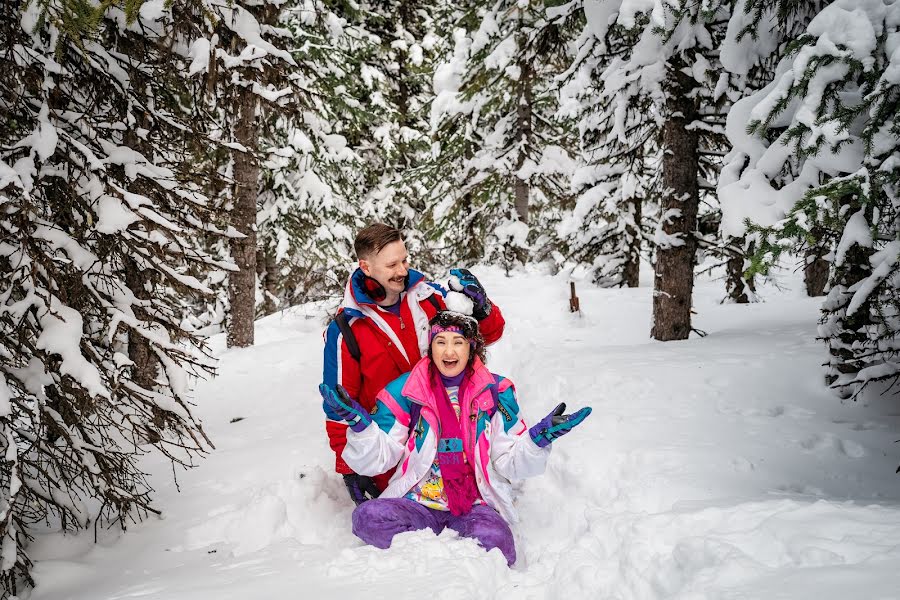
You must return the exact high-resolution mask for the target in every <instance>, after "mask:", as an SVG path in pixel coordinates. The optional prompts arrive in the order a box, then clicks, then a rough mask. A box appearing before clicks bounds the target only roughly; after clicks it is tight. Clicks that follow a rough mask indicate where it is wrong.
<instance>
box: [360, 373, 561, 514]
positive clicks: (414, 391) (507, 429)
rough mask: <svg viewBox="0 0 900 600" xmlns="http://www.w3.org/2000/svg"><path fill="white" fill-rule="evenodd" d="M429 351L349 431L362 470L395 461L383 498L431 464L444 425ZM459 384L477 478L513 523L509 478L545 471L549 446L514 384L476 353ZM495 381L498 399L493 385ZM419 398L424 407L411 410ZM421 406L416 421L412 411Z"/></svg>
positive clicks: (401, 490) (398, 493) (378, 469)
mask: <svg viewBox="0 0 900 600" xmlns="http://www.w3.org/2000/svg"><path fill="white" fill-rule="evenodd" d="M431 368H432V365H431V360H430V359H429V358H428V357H427V356H426V357H424V358H422V359H421V360H420V361H419V362H417V363H416V365H415V366H414V367H413V369H412V371H410V372H409V373H406V374H405V375H402V376H400V377H398V378H397V379H395V380H394V381H392V382H391V383H389V384H388V385H387V387H385V388H384V389H383V390H382V391H381V392H380V393H379V394H378V395H377V397H376V405H375V409H374V411H373V413H372V423H370V424H369V426H368V427H367V428H366V429H364V430H363V431H361V432H359V433H357V432H354V431H352V430H349V429H348V430H347V445H346V446H345V448H344V451H343V454H342V458H343V459H344V461H346V463H347V465H349V466H350V468H352V469H353V471H354V472H356V473H359V474H360V475H369V476H374V475H379V474H381V473H384V472H385V471H387V470H389V469H390V468H391V467H395V466H396V467H397V470H396V472H395V473H394V475H393V477H391V480H390V483H389V484H388V487H387V489H385V490H384V492H382V494H381V497H382V498H401V497H403V496H405V495H406V494H407V492H409V491H410V490H411V489H412V488H413V487H414V486H415V485H416V484H417V483H419V481H420V480H421V479H422V478H423V477H424V476H425V475H426V473H427V472H428V471H429V469H431V465H432V463H433V462H434V459H435V456H436V455H437V445H438V438H439V435H440V428H439V426H438V411H437V399H438V398H440V397H441V395H442V394H444V390H443V389H441V384H440V383H439V382H438V380H437V378H435V377H432V376H431V372H430V369H431ZM472 368H473V370H472V372H471V373H470V374H469V376H468V377H466V379H465V380H464V381H463V383H462V385H461V386H460V390H459V405H460V415H461V416H462V415H467V417H468V418H466V419H465V424H466V425H468V426H464V427H463V428H462V429H463V444H464V445H465V447H466V450H467V454H468V455H469V456H472V455H474V456H475V464H474V465H473V466H474V468H475V481H476V483H477V485H478V491H479V492H480V493H481V497H482V498H483V499H484V501H485V502H487V504H488V505H490V506H491V507H493V508H494V509H496V510H497V511H498V512H499V513H500V514H501V515H502V516H503V518H504V519H506V520H507V521H509V522H515V521H517V520H518V516H517V514H516V511H515V508H514V507H513V502H512V488H511V486H510V480H512V479H524V478H526V477H533V476H535V475H540V474H541V473H543V472H544V469H545V467H546V465H547V459H548V458H549V456H550V449H551V447H552V445H551V446H548V447H546V448H539V447H538V446H537V445H536V444H535V443H534V441H533V440H532V439H531V436H530V435H528V426H527V425H526V424H525V422H524V421H523V420H522V418H521V417H520V416H519V404H518V402H517V401H516V394H515V388H514V387H513V384H512V382H511V381H509V380H508V379H505V378H503V377H499V376H498V377H496V378H495V376H494V375H492V374H491V372H490V371H488V370H487V367H485V366H484V364H483V363H482V362H481V360H479V359H478V358H477V357H476V358H475V361H474V362H473V365H472ZM494 386H497V390H496V391H497V402H496V403H495V402H494V393H493V392H492V390H491V388H492V387H494ZM414 404H418V405H420V408H419V410H413V407H414ZM416 412H418V414H419V417H418V419H417V422H416V423H413V424H410V420H411V415H412V414H415V413H416Z"/></svg>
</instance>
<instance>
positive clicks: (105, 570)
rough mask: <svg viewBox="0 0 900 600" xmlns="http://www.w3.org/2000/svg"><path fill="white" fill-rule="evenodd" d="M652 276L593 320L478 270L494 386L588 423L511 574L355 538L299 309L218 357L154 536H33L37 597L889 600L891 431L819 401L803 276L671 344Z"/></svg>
mask: <svg viewBox="0 0 900 600" xmlns="http://www.w3.org/2000/svg"><path fill="white" fill-rule="evenodd" d="M643 267H644V270H643V281H642V287H639V288H636V289H623V290H619V289H615V290H606V289H599V288H595V287H592V286H590V285H588V284H587V283H585V282H581V281H579V282H578V283H577V293H578V296H579V298H580V304H581V311H582V313H581V314H580V315H573V314H571V313H569V312H568V295H569V286H568V279H566V278H565V277H564V276H563V275H559V276H555V277H551V276H548V275H545V274H541V273H538V272H537V271H530V272H528V273H520V274H514V275H513V276H512V277H510V278H507V277H505V276H504V274H503V272H502V271H501V270H499V269H496V268H487V267H473V272H474V273H476V274H477V275H478V277H479V279H481V281H482V282H483V283H484V285H485V287H486V289H487V290H488V291H489V292H490V294H491V298H492V299H493V300H494V302H495V303H496V304H497V305H498V306H500V307H501V308H502V310H503V313H504V315H505V316H506V320H507V327H506V332H505V334H504V336H503V339H502V340H501V341H500V342H498V343H497V344H495V345H494V346H492V347H491V348H490V351H489V365H490V367H491V368H492V370H493V371H495V372H498V373H501V374H504V375H506V376H508V377H510V378H511V379H512V380H513V381H514V382H515V384H516V388H517V390H518V394H519V400H520V403H521V405H522V407H523V410H524V413H525V415H526V417H529V418H530V420H531V421H534V420H535V419H536V418H540V417H541V416H543V415H544V414H545V413H546V412H547V411H548V410H549V409H551V408H552V407H553V406H555V404H556V403H557V402H559V401H563V400H565V401H566V402H567V403H568V405H569V407H570V409H576V408H578V407H581V406H583V405H591V406H592V407H593V408H594V412H593V414H592V415H591V417H590V418H589V419H588V420H587V421H586V422H585V423H584V425H582V426H581V427H580V428H578V429H576V430H575V431H573V432H572V433H571V434H570V435H568V436H566V437H564V438H562V439H560V440H558V441H557V442H556V443H555V449H554V452H553V456H552V458H551V461H550V465H549V467H548V472H547V473H546V474H545V475H543V476H541V477H538V478H535V479H530V480H527V481H526V482H525V483H524V484H522V485H521V486H520V493H519V496H518V500H517V507H518V510H519V512H520V514H521V516H522V522H521V523H520V524H518V525H517V526H516V527H515V529H514V531H515V534H516V540H517V549H518V557H519V560H518V563H517V564H516V565H515V567H514V568H512V569H509V568H507V567H506V565H505V562H504V561H503V559H502V556H501V555H500V554H499V552H498V551H492V552H490V553H486V552H484V551H483V550H482V549H481V548H479V547H478V546H477V544H476V543H475V542H473V541H471V540H464V539H459V538H457V537H456V535H455V534H453V533H452V532H444V533H443V534H441V535H440V536H435V535H434V534H433V533H431V532H430V531H422V532H415V533H407V534H402V535H400V536H398V537H397V538H395V541H394V545H393V547H392V548H391V549H389V550H378V549H376V548H372V547H367V546H365V545H363V543H362V542H361V541H359V540H358V539H357V538H355V537H354V536H353V534H352V533H351V532H350V514H351V511H352V509H353V505H352V504H351V502H350V500H349V499H348V497H347V494H346V491H345V489H344V486H343V483H342V482H341V479H340V477H339V476H337V475H335V474H334V473H333V472H332V465H333V455H332V453H331V450H330V449H329V448H328V446H327V444H326V440H325V433H324V427H323V417H322V413H321V407H320V405H321V401H320V399H319V396H318V393H317V391H316V385H317V384H318V383H319V381H320V377H321V352H322V330H323V325H324V314H325V309H326V308H327V307H325V306H322V305H306V306H303V307H295V308H292V309H288V310H285V311H284V312H282V313H280V314H277V315H274V316H270V317H267V318H265V319H262V320H261V321H259V322H258V327H257V332H256V340H257V342H256V346H255V347H253V348H249V349H231V350H225V349H224V340H223V339H222V338H221V337H219V338H214V339H213V344H214V348H215V349H216V353H217V354H218V356H219V357H220V359H221V363H220V369H219V372H220V375H219V377H218V378H216V379H214V380H212V381H208V382H204V383H202V384H201V385H199V387H198V388H197V390H196V394H195V396H196V402H197V405H198V406H197V408H196V412H197V414H198V415H199V416H200V417H201V418H202V419H203V421H204V423H205V428H206V431H207V432H208V433H209V434H210V436H211V438H212V439H213V441H214V442H215V444H216V447H217V450H215V451H213V452H212V453H211V455H210V456H209V457H208V458H207V459H206V460H204V461H203V462H202V463H201V464H200V466H199V467H198V468H196V469H193V470H191V471H188V472H179V474H178V481H179V484H180V488H181V489H180V491H178V490H177V489H176V487H175V484H174V483H173V482H172V481H171V477H172V473H171V468H170V467H169V466H168V465H167V464H165V463H164V462H162V461H161V460H159V459H155V458H152V459H148V460H147V461H145V462H144V463H143V466H144V468H145V469H146V470H148V471H149V472H150V473H151V474H152V482H153V484H154V487H155V488H156V497H157V503H158V506H159V507H161V508H162V509H163V510H164V515H163V517H162V518H151V519H150V520H148V521H145V522H144V523H141V524H139V525H135V526H132V527H130V528H129V531H128V532H127V533H125V534H122V533H119V532H117V531H116V530H115V529H109V530H107V529H104V528H100V529H99V530H98V532H97V533H98V536H99V542H98V543H97V544H94V543H93V537H94V532H93V530H91V531H87V532H84V533H82V534H80V535H62V534H60V533H57V532H54V531H52V530H48V531H45V532H39V534H38V535H37V537H36V540H35V542H34V543H33V545H32V546H31V553H32V557H33V558H34V559H36V561H37V562H36V564H35V567H34V576H35V579H36V581H37V588H36V589H35V591H34V592H33V594H32V595H31V598H32V600H63V599H69V600H100V599H113V598H116V599H125V598H142V599H145V600H147V599H160V600H161V599H166V600H179V599H191V600H206V599H210V600H212V599H215V600H228V599H247V598H295V597H303V598H326V599H328V598H336V599H337V598H341V599H343V598H349V597H355V596H357V595H365V597H367V598H392V599H393V598H410V599H412V598H416V599H419V598H421V597H423V595H426V594H427V595H428V596H434V597H438V598H467V599H471V598H612V599H622V600H625V599H646V600H653V599H663V598H667V599H668V598H672V599H685V600H687V599H700V598H729V599H754V598H765V599H767V600H768V599H776V598H778V599H792V600H796V599H807V598H815V599H816V600H846V599H847V598H868V599H875V598H880V599H887V598H900V585H898V584H900V576H898V565H900V545H898V539H900V476H897V475H895V474H894V469H895V468H896V465H897V463H898V456H900V450H898V447H897V445H896V444H894V440H896V439H898V438H900V415H898V411H897V410H896V405H894V406H893V408H892V407H891V400H890V399H886V398H883V397H877V396H876V397H873V398H871V399H867V400H865V401H860V402H857V403H853V402H847V403H841V402H840V401H839V400H838V399H837V398H836V397H835V396H834V395H832V394H831V393H829V391H828V390H826V389H825V387H824V385H823V382H822V374H823V373H822V368H821V366H820V365H821V363H822V362H823V361H824V360H825V355H824V351H823V348H822V346H821V345H820V344H819V343H818V342H816V341H815V339H814V338H815V336H816V321H817V319H818V306H819V300H817V299H810V298H806V297H805V296H804V295H803V292H802V290H803V286H802V281H801V280H800V279H799V275H796V274H794V273H792V272H790V273H788V272H781V273H776V275H775V281H774V282H775V283H777V286H775V285H771V284H769V285H766V286H764V287H762V288H760V295H761V296H762V297H763V298H764V299H765V302H763V303H759V304H752V305H736V304H721V303H720V300H721V298H722V296H723V291H722V284H721V282H711V281H708V280H703V281H700V282H698V285H697V286H696V287H695V296H694V298H695V299H694V306H695V309H696V311H697V315H696V316H695V317H694V319H695V322H694V325H695V326H696V327H698V328H700V329H702V330H704V331H706V332H707V333H708V336H707V337H705V338H698V337H692V338H691V339H689V340H687V341H683V342H667V343H661V342H656V341H653V340H651V339H649V335H648V334H649V329H650V319H651V306H652V288H651V287H650V281H651V279H652V271H651V270H650V268H649V267H648V266H647V265H644V266H643ZM438 279H441V277H440V276H438ZM238 417H240V418H242V420H239V421H236V422H231V421H232V419H235V418H238Z"/></svg>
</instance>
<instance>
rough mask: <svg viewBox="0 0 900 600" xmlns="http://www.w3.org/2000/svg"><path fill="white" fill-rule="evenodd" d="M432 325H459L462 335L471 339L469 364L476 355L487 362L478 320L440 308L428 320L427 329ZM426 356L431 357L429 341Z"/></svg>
mask: <svg viewBox="0 0 900 600" xmlns="http://www.w3.org/2000/svg"><path fill="white" fill-rule="evenodd" d="M433 325H440V326H441V327H450V326H454V325H455V326H456V327H459V328H460V329H461V330H462V335H463V337H465V338H466V339H467V340H470V341H472V351H471V352H470V353H469V365H471V364H472V362H474V360H475V357H476V356H477V357H478V358H480V359H481V362H483V363H487V352H486V351H485V344H484V338H483V337H481V332H480V331H479V330H478V321H476V320H475V319H474V318H472V317H470V316H469V315H464V314H462V313H458V312H453V311H450V310H441V311H438V313H437V314H436V315H434V316H433V317H431V320H430V321H428V330H429V331H430V330H431V327H432V326H433ZM428 358H431V342H430V341H429V343H428Z"/></svg>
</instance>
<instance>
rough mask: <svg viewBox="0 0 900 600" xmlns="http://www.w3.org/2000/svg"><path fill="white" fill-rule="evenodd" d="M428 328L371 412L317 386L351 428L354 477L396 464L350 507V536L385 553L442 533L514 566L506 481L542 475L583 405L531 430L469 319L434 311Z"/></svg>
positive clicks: (582, 414)
mask: <svg viewBox="0 0 900 600" xmlns="http://www.w3.org/2000/svg"><path fill="white" fill-rule="evenodd" d="M429 325H430V332H429V349H428V354H427V356H425V357H423V358H422V359H421V360H420V361H419V362H418V363H416V365H415V366H414V367H413V369H412V371H410V372H409V373H407V374H406V375H403V376H401V377H399V378H397V379H395V380H394V381H392V382H391V383H389V384H388V386H387V387H386V388H385V389H383V390H382V391H381V392H380V393H379V394H378V396H377V402H376V406H375V410H374V411H373V413H372V414H371V415H370V414H368V413H367V412H366V411H365V410H364V409H363V408H362V407H361V406H360V405H359V404H358V403H357V402H356V401H355V400H353V399H352V398H350V397H349V396H348V395H347V393H346V390H344V389H343V388H342V387H340V386H338V388H337V389H333V388H330V387H328V386H325V385H322V386H320V387H319V391H320V393H321V394H322V398H323V400H324V404H325V405H326V406H327V408H328V409H330V410H331V411H333V412H334V413H337V414H339V415H340V416H341V418H343V419H345V420H346V421H347V422H348V423H349V430H348V432H347V445H346V447H345V448H344V452H343V455H342V457H343V459H344V461H346V463H347V464H348V465H349V466H350V467H351V468H352V469H353V470H354V471H355V472H356V473H359V474H361V475H370V476H371V475H378V474H380V473H384V472H385V471H387V470H388V469H390V468H391V467H395V466H396V467H397V470H396V472H395V473H394V475H393V477H392V478H391V480H390V483H389V484H388V487H387V489H385V490H384V492H382V494H381V496H380V497H379V498H376V499H374V500H369V501H367V502H363V503H362V504H360V505H359V506H358V507H357V508H356V510H354V511H353V519H352V520H353V533H354V534H356V535H357V536H358V537H359V538H361V539H362V540H363V541H365V542H366V543H368V544H372V545H373V546H376V547H378V548H388V547H390V545H391V540H392V539H393V537H394V535H396V534H398V533H401V532H404V531H416V530H419V529H425V528H426V527H428V528H430V529H431V530H432V531H434V532H435V533H440V532H441V531H442V530H443V529H444V528H445V527H449V528H450V529H453V530H455V531H457V532H458V533H459V534H460V535H461V536H463V537H472V538H475V539H477V540H478V541H479V543H480V544H481V545H482V546H483V547H484V548H485V549H487V550H490V549H492V548H499V549H500V550H501V551H502V552H503V555H504V556H505V557H506V560H507V562H508V563H509V564H510V565H512V564H513V563H514V562H515V560H516V551H515V545H514V542H513V535H512V531H511V530H510V528H509V525H508V524H507V522H513V521H516V520H517V516H516V513H515V510H514V508H513V503H512V496H511V488H510V484H509V480H510V479H522V478H525V477H532V476H534V475H540V474H541V473H542V472H543V471H544V467H545V466H546V463H547V458H548V457H549V455H550V447H551V446H550V444H551V442H553V441H554V440H555V439H556V438H558V437H560V436H562V435H564V434H565V433H568V432H569V431H571V430H572V428H573V427H575V426H576V425H578V424H579V423H581V422H582V421H583V420H584V419H585V418H586V417H587V416H588V415H589V414H590V412H591V409H590V408H589V407H586V408H582V409H581V410H579V411H578V412H576V413H574V414H571V415H564V414H563V411H564V410H565V404H564V403H563V404H560V405H559V406H557V407H556V409H555V410H554V411H553V412H552V413H550V414H549V415H547V417H546V418H544V419H543V420H542V421H541V422H540V423H538V424H537V425H535V426H534V427H532V428H530V429H529V428H528V426H527V425H526V424H525V422H524V421H523V420H522V419H521V418H520V417H519V405H518V403H517V401H516V395H515V389H514V387H513V385H512V382H510V381H509V380H508V379H505V378H503V377H501V376H499V375H493V374H492V373H491V372H490V371H488V370H487V368H486V367H485V366H484V359H485V354H484V340H483V339H482V337H481V334H480V333H479V332H478V323H477V321H475V319H473V318H471V317H468V316H466V315H463V314H461V313H455V312H451V311H442V312H439V313H437V314H436V315H435V316H434V318H432V319H431V321H430V322H429Z"/></svg>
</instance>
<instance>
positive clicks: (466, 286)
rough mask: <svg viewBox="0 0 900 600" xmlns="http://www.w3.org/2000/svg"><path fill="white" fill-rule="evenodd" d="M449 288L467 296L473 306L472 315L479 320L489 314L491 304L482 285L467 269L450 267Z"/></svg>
mask: <svg viewBox="0 0 900 600" xmlns="http://www.w3.org/2000/svg"><path fill="white" fill-rule="evenodd" d="M450 275H451V277H450V288H451V289H452V290H453V291H454V292H461V293H463V294H465V295H466V296H468V297H469V298H470V299H471V300H472V303H473V304H474V305H475V307H474V308H473V309H472V316H473V317H475V318H476V319H477V320H479V321H481V320H482V319H484V318H485V317H487V316H488V315H489V314H491V308H493V305H492V304H491V301H490V300H489V299H488V297H487V292H485V291H484V286H482V285H481V282H480V281H478V278H477V277H475V276H474V275H472V272H471V271H469V270H468V269H450Z"/></svg>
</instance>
